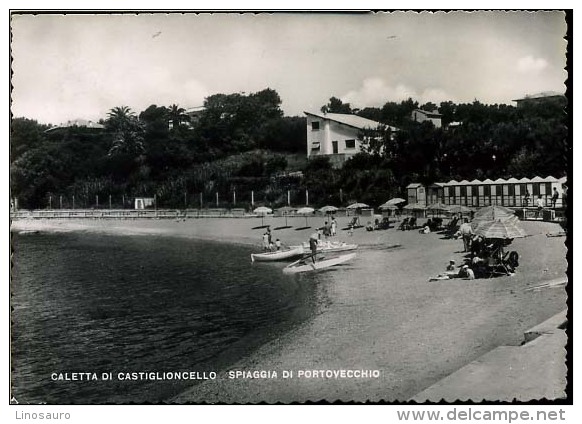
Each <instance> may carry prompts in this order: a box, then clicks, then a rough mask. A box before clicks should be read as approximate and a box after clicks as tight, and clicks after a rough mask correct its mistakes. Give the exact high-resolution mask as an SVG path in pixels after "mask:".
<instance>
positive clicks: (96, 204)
mask: <svg viewBox="0 0 582 424" xmlns="http://www.w3.org/2000/svg"><path fill="white" fill-rule="evenodd" d="M95 208H96V209H99V195H98V194H96V195H95Z"/></svg>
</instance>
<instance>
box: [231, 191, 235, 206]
mask: <svg viewBox="0 0 582 424" xmlns="http://www.w3.org/2000/svg"><path fill="white" fill-rule="evenodd" d="M232 205H233V206H236V190H233V191H232Z"/></svg>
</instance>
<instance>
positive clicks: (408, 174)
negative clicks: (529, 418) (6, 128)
mask: <svg viewBox="0 0 582 424" xmlns="http://www.w3.org/2000/svg"><path fill="white" fill-rule="evenodd" d="M280 106H281V99H280V97H279V95H278V94H277V92H276V91H274V90H271V89H265V90H262V91H259V92H257V93H251V94H248V95H247V94H241V93H236V94H215V95H212V96H209V97H208V98H207V99H206V100H205V102H204V110H203V111H202V112H201V114H200V115H199V116H198V119H197V120H196V121H195V122H190V117H189V115H188V114H187V113H186V110H184V109H183V108H182V107H180V106H179V105H176V104H174V105H170V106H158V105H151V106H149V107H148V108H147V109H145V110H143V111H141V112H139V113H137V112H135V111H132V110H131V109H129V108H128V107H126V106H118V107H114V108H112V109H111V110H110V112H109V114H108V116H107V117H106V118H105V119H104V120H103V121H102V123H103V124H104V126H105V128H104V129H103V130H98V129H93V128H86V127H64V128H57V129H54V128H53V129H50V127H49V126H47V125H42V124H39V123H38V122H36V121H33V120H30V119H26V118H14V119H13V120H12V123H11V137H10V155H11V157H10V165H11V167H10V176H11V181H10V183H11V184H10V187H11V191H12V196H13V197H16V198H18V200H19V204H20V206H21V207H25V208H44V207H47V206H48V199H49V198H54V199H56V198H57V196H63V197H65V198H66V202H67V203H66V204H65V207H67V206H68V207H70V206H71V203H70V202H71V198H72V196H75V199H76V202H77V203H76V204H77V207H92V206H95V205H96V202H97V196H98V198H99V199H102V200H101V202H100V204H101V205H104V204H105V203H106V200H105V199H107V197H108V196H109V195H111V196H112V197H113V198H114V199H116V200H115V202H114V203H115V205H114V206H116V207H120V206H129V205H130V204H129V201H130V199H131V198H132V197H134V196H153V195H154V194H155V195H156V196H157V198H158V199H159V202H160V206H167V207H179V206H183V205H185V204H188V205H192V204H194V205H197V204H198V202H197V201H196V202H194V201H193V200H191V201H188V196H190V197H194V194H195V193H202V194H203V195H204V196H206V197H205V199H210V198H211V197H212V194H213V193H215V192H216V191H219V192H222V193H233V192H236V193H238V194H237V196H238V199H247V200H248V199H249V197H250V191H251V190H253V191H254V192H255V193H257V197H256V199H258V200H260V201H265V202H268V203H272V204H273V205H274V206H277V204H280V203H284V202H285V201H286V195H285V193H286V191H287V190H294V191H296V192H302V191H303V190H305V189H308V190H309V192H310V199H312V202H316V203H322V204H323V203H331V204H339V203H340V202H343V203H346V202H348V201H350V200H361V201H365V202H367V203H370V204H379V203H382V202H384V201H385V200H386V199H387V198H389V197H391V196H394V195H402V194H404V192H403V189H404V187H405V186H406V185H407V184H408V183H410V182H423V183H431V182H435V181H446V180H449V179H453V178H454V179H457V180H460V179H469V180H472V179H475V178H478V179H481V178H491V179H496V178H499V177H505V178H507V177H511V176H513V177H517V178H521V177H533V176H535V175H541V176H546V175H553V176H556V177H561V176H563V175H565V170H566V158H567V157H569V155H570V151H569V145H568V143H567V142H566V140H567V130H566V125H565V124H566V122H565V119H566V116H565V114H564V104H563V103H561V102H553V103H552V102H550V103H545V104H543V105H536V104H532V105H529V106H526V107H521V108H516V107H513V106H508V105H485V104H481V103H479V102H477V101H475V102H473V103H469V104H455V103H453V102H443V103H441V104H440V105H438V106H437V105H435V104H432V103H426V104H423V105H419V104H418V102H415V101H413V100H412V99H408V100H406V101H402V102H387V103H386V104H385V105H384V106H383V107H380V108H371V107H367V108H364V109H361V110H360V109H354V108H352V107H351V106H350V105H349V104H347V103H343V102H342V101H341V100H340V99H338V98H335V97H332V98H330V101H329V103H328V104H326V105H325V106H323V107H322V111H324V112H328V113H356V114H358V115H360V116H363V117H366V118H369V119H372V120H375V121H378V122H380V123H382V124H383V125H382V126H381V127H380V128H379V129H378V130H377V131H375V132H374V134H362V136H366V135H367V136H371V137H372V138H371V141H370V144H369V147H368V149H367V151H366V152H363V153H360V154H358V155H356V156H354V157H353V158H352V159H350V160H348V161H347V162H346V163H345V165H344V166H343V168H341V169H336V168H334V167H332V166H331V164H330V162H329V160H327V159H326V158H317V159H312V160H311V161H309V162H308V163H306V162H305V161H304V162H301V161H299V162H298V161H297V160H296V158H297V157H303V158H304V152H305V148H306V147H305V146H306V121H305V118H303V117H285V116H283V113H282V110H281V108H280ZM417 108H421V109H424V110H428V111H432V110H434V109H437V108H438V110H439V112H440V113H441V114H442V123H443V127H442V128H435V127H434V126H433V125H432V124H430V123H422V124H419V123H416V122H412V121H411V113H412V111H413V110H414V109H417ZM384 125H386V127H384ZM387 125H390V126H393V127H397V128H398V129H399V130H398V131H393V132H392V131H389V130H388V129H387V128H388V127H387ZM293 154H295V156H293ZM298 169H300V170H302V171H304V178H303V179H298V178H295V177H293V178H287V177H285V175H284V174H283V175H282V176H281V173H282V172H283V171H294V170H298ZM275 175H279V176H278V177H277V178H275V177H274V176H275ZM340 190H341V191H340ZM120 199H126V204H125V205H121V204H120ZM207 201H210V200H207ZM297 201H299V200H297ZM52 205H53V207H55V206H56V200H55V202H54V203H53V204H52ZM243 206H244V205H243Z"/></svg>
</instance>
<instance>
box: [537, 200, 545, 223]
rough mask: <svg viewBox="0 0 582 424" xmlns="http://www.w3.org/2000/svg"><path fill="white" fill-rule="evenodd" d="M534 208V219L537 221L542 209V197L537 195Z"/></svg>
mask: <svg viewBox="0 0 582 424" xmlns="http://www.w3.org/2000/svg"><path fill="white" fill-rule="evenodd" d="M536 206H537V210H536V219H538V217H539V216H540V213H541V212H542V210H543V209H544V199H542V195H541V194H540V195H538V198H537V199H536Z"/></svg>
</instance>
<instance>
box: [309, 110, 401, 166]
mask: <svg viewBox="0 0 582 424" xmlns="http://www.w3.org/2000/svg"><path fill="white" fill-rule="evenodd" d="M304 113H305V115H306V116H307V158H310V157H314V156H329V158H330V160H331V162H332V164H334V166H338V165H341V164H342V163H343V162H345V161H346V160H347V159H349V158H350V157H351V156H353V155H355V154H356V153H359V152H360V151H361V150H362V147H363V146H364V145H365V144H366V143H367V140H364V139H363V137H362V132H363V131H365V130H375V129H377V128H378V127H380V126H383V124H381V123H380V122H376V121H372V120H371V119H366V118H363V117H361V116H357V115H349V114H343V113H315V112H304ZM388 128H390V129H391V130H392V131H396V130H397V129H396V128H394V127H388Z"/></svg>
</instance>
